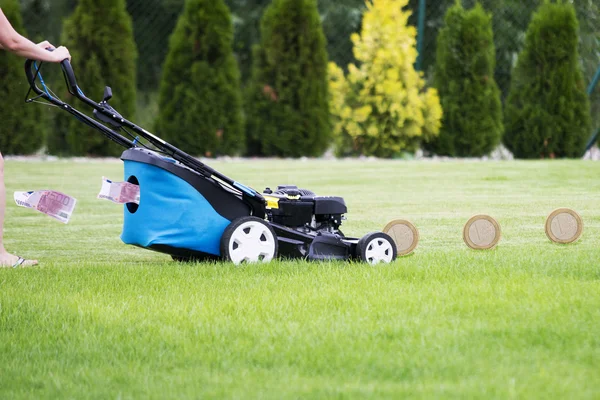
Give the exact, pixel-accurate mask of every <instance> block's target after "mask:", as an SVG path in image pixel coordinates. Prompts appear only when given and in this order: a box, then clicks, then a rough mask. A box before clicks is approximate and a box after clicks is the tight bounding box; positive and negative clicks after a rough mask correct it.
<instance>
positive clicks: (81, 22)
mask: <svg viewBox="0 0 600 400" xmlns="http://www.w3.org/2000/svg"><path fill="white" fill-rule="evenodd" d="M61 42H62V44H63V45H64V46H67V47H68V48H69V51H70V52H71V56H72V61H71V63H72V65H73V70H74V71H75V75H76V76H77V83H78V86H79V87H80V88H81V89H82V90H83V91H84V92H85V94H86V96H88V97H89V98H91V99H94V100H96V101H100V100H102V94H103V92H104V87H105V86H110V87H111V88H112V90H113V96H114V97H113V99H112V100H111V101H110V104H111V106H113V107H114V108H115V109H116V110H117V111H118V112H119V113H120V114H121V115H123V116H124V117H125V118H128V119H133V118H134V117H135V106H136V69H135V65H136V59H137V50H136V46H135V42H134V40H133V29H132V23H131V17H130V16H129V14H127V11H126V9H125V0H80V1H79V3H78V5H77V7H76V8H75V11H74V12H73V14H72V15H71V16H70V17H69V18H68V19H67V20H66V21H65V22H64V26H63V34H62V41H61ZM58 85H60V87H61V88H62V89H61V90H59V86H58ZM55 89H56V90H55V92H56V93H57V94H58V95H59V96H60V97H61V99H63V100H67V101H69V102H71V100H70V99H69V98H70V95H69V94H68V92H67V90H66V87H65V83H64V81H62V79H61V81H60V82H58V83H56V84H55ZM73 104H74V105H75V107H76V108H78V109H82V110H87V108H86V106H85V105H83V103H81V102H79V101H75V102H74V103H73ZM49 136H50V138H49V143H48V147H49V150H50V151H51V152H52V153H55V154H70V155H94V156H116V155H119V154H120V152H121V151H122V150H123V149H122V148H120V147H119V146H118V145H116V144H114V143H113V142H111V141H110V140H108V139H106V138H105V137H104V136H103V135H102V134H101V133H99V132H97V131H95V130H93V129H92V128H89V127H87V126H85V125H83V124H82V123H81V122H79V121H77V120H76V119H75V118H73V117H72V116H70V115H66V114H65V113H61V114H60V115H57V117H56V123H55V129H53V132H52V134H51V135H49Z"/></svg>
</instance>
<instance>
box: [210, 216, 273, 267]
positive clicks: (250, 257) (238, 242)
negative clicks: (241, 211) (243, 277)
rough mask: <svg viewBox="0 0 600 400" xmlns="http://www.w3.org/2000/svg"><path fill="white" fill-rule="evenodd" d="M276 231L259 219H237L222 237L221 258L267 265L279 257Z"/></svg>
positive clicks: (236, 263) (239, 262) (237, 262)
mask: <svg viewBox="0 0 600 400" xmlns="http://www.w3.org/2000/svg"><path fill="white" fill-rule="evenodd" d="M277 250H278V243H277V235H276V234H275V231H274V230H273V228H272V227H271V225H269V224H268V223H267V222H266V221H265V220H262V219H260V218H257V217H241V218H238V219H235V220H233V221H232V222H231V224H229V226H227V228H225V232H223V236H222V237H221V256H222V257H223V258H224V259H225V260H227V261H231V262H233V263H234V264H235V265H239V264H241V263H257V262H263V263H267V262H269V261H271V260H273V259H274V258H276V257H277Z"/></svg>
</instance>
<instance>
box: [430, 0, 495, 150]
mask: <svg viewBox="0 0 600 400" xmlns="http://www.w3.org/2000/svg"><path fill="white" fill-rule="evenodd" d="M445 22H446V24H445V26H444V27H443V28H442V29H441V30H440V33H439V35H438V42H437V55H436V66H435V80H434V82H435V87H436V88H437V89H438V92H439V95H440V99H441V103H442V108H443V110H444V117H443V119H442V129H441V131H440V136H439V137H438V138H437V140H435V141H434V142H433V143H432V145H431V146H428V147H429V148H430V149H432V150H433V151H435V152H436V153H437V154H440V155H448V156H460V157H480V156H483V155H486V154H488V153H489V152H490V151H492V150H493V149H494V148H495V147H496V146H497V145H498V144H499V143H500V140H501V137H502V132H503V126H502V103H501V100H500V90H499V89H498V85H497V84H496V81H495V80H494V68H495V49H494V35H493V33H492V19H491V16H489V15H488V14H486V12H485V11H484V10H483V7H482V6H481V5H480V4H477V5H476V6H475V7H474V8H472V9H470V10H468V11H467V10H465V9H464V8H463V7H462V5H461V4H460V2H457V3H456V4H455V5H454V6H452V7H450V8H449V9H448V12H447V13H446V18H445Z"/></svg>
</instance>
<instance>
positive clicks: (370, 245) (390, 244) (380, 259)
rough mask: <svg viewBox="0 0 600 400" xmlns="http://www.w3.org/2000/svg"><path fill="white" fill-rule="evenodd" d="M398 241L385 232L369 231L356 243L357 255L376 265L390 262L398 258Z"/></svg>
mask: <svg viewBox="0 0 600 400" xmlns="http://www.w3.org/2000/svg"><path fill="white" fill-rule="evenodd" d="M397 255H398V250H397V249H396V243H395V242H394V239H392V238H391V237H390V236H389V235H388V234H386V233H383V232H372V233H367V234H366V235H365V236H363V237H362V238H361V239H360V240H359V241H358V244H357V245H356V256H357V257H358V258H360V259H361V260H362V261H364V262H367V263H369V264H372V265H375V264H379V263H384V264H389V263H391V262H392V261H394V260H395V259H396V256H397Z"/></svg>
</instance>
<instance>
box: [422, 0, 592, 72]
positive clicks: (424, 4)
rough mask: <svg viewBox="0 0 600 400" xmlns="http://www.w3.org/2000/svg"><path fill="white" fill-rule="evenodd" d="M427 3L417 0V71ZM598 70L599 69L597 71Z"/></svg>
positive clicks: (423, 35) (423, 39)
mask: <svg viewBox="0 0 600 400" xmlns="http://www.w3.org/2000/svg"><path fill="white" fill-rule="evenodd" d="M426 9H427V4H426V1H425V0H419V23H418V33H417V52H418V53H419V54H418V55H417V63H416V65H415V68H416V69H417V71H422V70H423V55H422V53H423V42H424V41H425V11H426ZM599 72H600V71H599Z"/></svg>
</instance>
